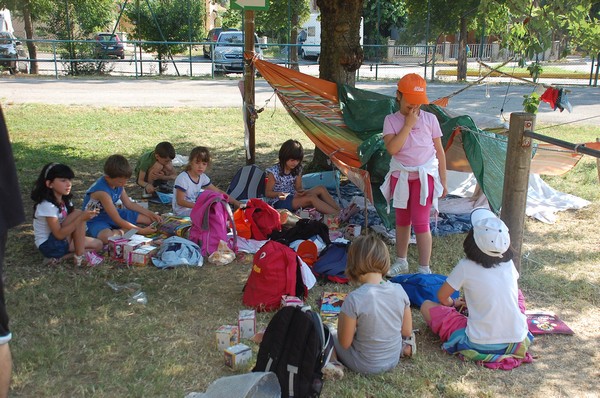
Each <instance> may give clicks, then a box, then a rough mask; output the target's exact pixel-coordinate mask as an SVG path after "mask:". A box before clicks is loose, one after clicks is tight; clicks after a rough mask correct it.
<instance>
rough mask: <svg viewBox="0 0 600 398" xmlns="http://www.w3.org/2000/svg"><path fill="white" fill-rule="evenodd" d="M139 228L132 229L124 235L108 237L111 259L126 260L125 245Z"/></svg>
mask: <svg viewBox="0 0 600 398" xmlns="http://www.w3.org/2000/svg"><path fill="white" fill-rule="evenodd" d="M136 232H137V229H130V230H129V231H127V232H126V233H125V234H123V235H122V236H111V237H110V238H108V252H109V253H110V258H111V260H116V261H124V260H125V258H124V257H123V250H124V246H125V244H126V243H127V242H129V239H131V237H132V236H133V235H135V233H136Z"/></svg>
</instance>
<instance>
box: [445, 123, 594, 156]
mask: <svg viewBox="0 0 600 398" xmlns="http://www.w3.org/2000/svg"><path fill="white" fill-rule="evenodd" d="M456 127H458V128H460V129H461V130H463V131H467V132H469V133H472V134H473V135H475V136H476V139H477V140H479V136H484V137H485V138H487V139H491V140H494V141H498V142H503V143H507V142H508V137H506V138H499V137H497V136H491V135H487V134H484V133H482V132H481V131H477V130H473V129H471V128H470V127H468V126H462V125H458V126H456ZM484 131H485V130H484ZM489 133H490V132H488V134H489ZM492 134H496V135H501V134H497V133H492ZM501 136H502V135H501ZM502 137H505V136H502ZM534 139H535V138H534ZM573 145H575V148H574V149H568V148H560V147H558V149H556V148H546V147H540V146H537V147H536V151H548V152H558V153H573V152H575V153H578V151H577V149H578V148H579V147H581V146H585V143H580V144H573Z"/></svg>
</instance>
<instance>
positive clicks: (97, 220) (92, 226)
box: [87, 209, 139, 238]
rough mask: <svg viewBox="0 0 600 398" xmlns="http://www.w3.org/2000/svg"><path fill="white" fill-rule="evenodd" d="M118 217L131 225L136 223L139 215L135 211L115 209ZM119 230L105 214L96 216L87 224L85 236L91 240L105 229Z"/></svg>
mask: <svg viewBox="0 0 600 398" xmlns="http://www.w3.org/2000/svg"><path fill="white" fill-rule="evenodd" d="M117 211H118V212H119V216H121V218H122V219H123V220H125V221H127V222H130V223H132V224H136V223H137V219H138V216H139V213H138V212H137V211H133V210H129V209H117ZM118 228H120V227H119V226H118V225H117V224H115V222H114V221H113V220H112V219H111V218H110V217H109V215H108V214H107V213H106V212H104V211H103V212H102V213H100V214H98V216H96V217H94V218H92V219H91V220H90V221H88V222H87V234H88V235H89V236H91V237H92V238H97V237H98V234H99V233H100V231H102V230H105V229H118Z"/></svg>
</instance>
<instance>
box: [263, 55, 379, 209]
mask: <svg viewBox="0 0 600 398" xmlns="http://www.w3.org/2000/svg"><path fill="white" fill-rule="evenodd" d="M253 62H254V64H255V66H256V68H257V69H258V71H259V72H260V74H261V75H262V76H263V77H264V78H265V80H267V81H268V82H269V84H270V85H271V86H272V87H273V88H274V89H275V92H276V93H277V96H278V97H279V99H280V100H281V102H282V103H283V105H284V107H285V109H286V110H287V111H288V113H289V115H290V116H291V117H292V118H293V119H294V120H295V121H296V123H297V124H298V126H299V127H300V128H301V129H302V131H303V132H304V133H305V134H306V135H307V136H308V138H309V139H310V140H311V141H312V142H313V143H314V144H315V145H316V146H317V148H319V149H320V150H321V151H323V153H324V154H326V155H327V156H328V157H329V158H330V159H331V161H332V162H333V163H334V164H335V165H336V167H338V168H339V169H340V170H341V171H342V173H344V174H345V175H346V176H347V177H348V179H349V180H350V181H352V182H353V183H354V184H355V185H356V186H357V187H358V188H359V189H361V190H362V191H363V192H364V193H365V197H366V198H367V199H369V201H371V203H373V192H372V189H371V182H370V176H369V172H368V171H366V170H363V169H360V166H361V162H360V159H359V157H358V146H359V145H360V144H361V143H362V140H361V139H360V138H358V137H357V136H356V135H355V134H354V133H353V132H352V131H351V130H350V129H349V128H348V126H346V124H345V122H344V117H343V116H342V111H341V109H340V106H339V99H338V91H337V84H336V83H332V82H329V81H327V80H323V79H319V78H316V77H312V76H309V75H306V74H304V73H300V72H297V71H294V70H292V69H288V68H284V67H282V66H279V65H276V64H273V63H270V62H267V61H263V60H260V59H254V60H253Z"/></svg>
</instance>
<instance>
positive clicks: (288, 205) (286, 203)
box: [273, 195, 294, 211]
mask: <svg viewBox="0 0 600 398" xmlns="http://www.w3.org/2000/svg"><path fill="white" fill-rule="evenodd" d="M293 200H294V195H288V196H287V198H285V199H283V200H281V199H279V200H278V201H277V202H275V203H273V207H274V208H275V209H287V210H290V211H294V208H293V207H292V201H293Z"/></svg>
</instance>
